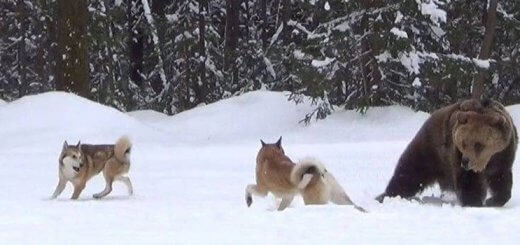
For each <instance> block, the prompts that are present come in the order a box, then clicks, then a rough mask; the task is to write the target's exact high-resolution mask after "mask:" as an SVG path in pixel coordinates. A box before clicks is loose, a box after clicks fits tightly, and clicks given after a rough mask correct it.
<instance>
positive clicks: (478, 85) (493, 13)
mask: <svg viewBox="0 0 520 245" xmlns="http://www.w3.org/2000/svg"><path fill="white" fill-rule="evenodd" d="M496 25H497V0H489V8H488V9H487V20H486V31H485V32H484V39H483V40H482V46H481V47H480V53H479V55H478V58H479V59H480V60H487V59H489V57H490V55H491V47H492V45H493V39H494V38H495V28H496ZM479 69H481V70H480V71H479V72H478V73H477V75H476V77H475V79H474V80H473V90H472V92H471V93H472V96H473V98H476V99H478V98H480V97H481V96H482V93H483V92H484V76H485V74H486V69H484V68H479Z"/></svg>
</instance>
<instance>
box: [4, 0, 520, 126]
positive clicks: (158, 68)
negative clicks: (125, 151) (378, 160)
mask: <svg viewBox="0 0 520 245" xmlns="http://www.w3.org/2000/svg"><path fill="white" fill-rule="evenodd" d="M519 41H520V3H519V2H518V1H516V0H503V1H497V0H490V1H489V4H488V0H477V1H466V0H451V1H444V0H388V1H382V0H367V1H344V0H183V1H179V0H76V1H66V0H0V98H1V99H4V100H8V101H9V100H13V99H16V98H19V97H21V96H24V95H27V94H34V93H39V92H44V91H50V90H65V91H73V92H75V93H78V94H80V95H82V96H84V97H88V98H90V99H93V100H96V101H99V102H101V103H104V104H107V105H111V106H114V107H116V108H118V109H121V110H136V109H155V110H158V111H162V112H165V113H169V114H174V113H177V112H180V111H183V110H186V109H190V108H192V107H195V106H197V105H199V104H205V103H211V102H214V101H217V100H220V99H223V98H227V97H231V96H236V95H240V94H242V93H244V92H247V91H251V90H257V89H269V90H288V91H291V92H292V94H291V96H290V97H289V99H290V100H293V101H295V102H297V103H298V102H300V101H302V99H303V98H304V97H303V96H304V95H305V96H309V97H311V98H313V101H314V102H315V104H316V111H314V112H313V113H311V114H309V115H308V117H307V118H306V119H307V120H310V119H312V118H324V117H325V116H327V115H328V114H329V113H330V111H331V110H333V109H334V108H336V107H343V108H349V109H358V110H360V111H365V110H366V109H367V108H369V107H371V106H380V105H389V104H402V105H406V106H409V107H412V108H414V109H418V110H425V111H431V110H433V109H435V108H438V107H439V106H442V105H445V104H448V103H452V102H454V101H456V100H458V99H461V98H466V97H470V96H471V95H472V94H473V96H476V97H480V96H487V97H492V98H495V99H498V100H500V101H502V102H504V103H505V104H512V103H520V69H519V67H520V65H519V63H520V42H519Z"/></svg>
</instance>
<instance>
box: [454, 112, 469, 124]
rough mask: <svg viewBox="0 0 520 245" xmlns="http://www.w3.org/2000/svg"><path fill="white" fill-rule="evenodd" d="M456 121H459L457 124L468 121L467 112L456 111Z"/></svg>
mask: <svg viewBox="0 0 520 245" xmlns="http://www.w3.org/2000/svg"><path fill="white" fill-rule="evenodd" d="M457 122H459V124H466V123H467V122H468V114H467V113H464V112H459V113H457Z"/></svg>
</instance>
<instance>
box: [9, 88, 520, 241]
mask: <svg viewBox="0 0 520 245" xmlns="http://www.w3.org/2000/svg"><path fill="white" fill-rule="evenodd" d="M287 96H288V93H284V92H267V91H257V92H251V93H247V94H244V95H242V96H240V97H233V98H230V99H227V100H223V101H219V102H217V103H214V104H209V105H205V106H200V107H197V108H195V109H193V110H189V111H186V112H183V113H180V114H177V115H175V116H166V115H161V114H159V113H156V112H151V111H136V112H131V113H122V112H119V111H117V110H115V109H112V108H109V107H106V106H102V105H100V104H97V103H94V102H92V101H89V100H86V99H82V98H79V97H77V96H75V95H71V94H67V93H62V92H50V93H44V94H39V95H34V96H27V97H24V98H22V99H19V100H16V101H13V102H10V103H7V104H4V105H2V106H1V107H0V119H1V120H0V139H2V140H0V164H1V166H2V171H0V190H2V191H1V192H0V207H1V208H0V220H1V221H2V222H0V241H2V244H68V243H71V242H72V243H74V244H79V245H81V244H89V245H91V244H107V243H111V242H117V243H121V244H210V243H215V244H319V243H323V241H326V243H327V244H402V243H403V241H404V240H403V239H405V240H406V243H411V244H461V243H465V242H468V241H471V242H473V243H476V244H489V243H496V244H515V243H516V242H517V241H518V239H520V234H518V232H517V231H518V230H519V229H520V223H519V222H517V221H518V218H520V208H519V204H520V188H519V187H518V185H516V184H515V185H514V186H513V197H512V199H511V200H510V201H509V203H508V204H507V205H506V207H504V208H496V209H495V208H462V207H459V206H451V205H443V206H439V205H433V204H419V203H417V202H413V201H406V200H402V199H400V198H394V199H390V200H388V201H386V202H385V203H384V204H379V203H378V202H376V201H375V200H374V197H375V196H376V195H378V194H379V193H381V191H382V190H383V189H384V187H385V185H386V183H387V181H388V180H389V178H390V176H391V175H392V172H393V169H394V167H395V163H396V161H397V159H398V158H399V156H400V154H401V152H402V151H403V150H404V148H405V147H406V145H407V143H408V142H409V141H410V140H411V138H412V137H413V136H414V134H415V132H416V131H417V130H418V129H419V127H420V126H421V124H422V123H423V122H424V120H425V119H426V118H427V117H428V114H426V113H422V112H414V111H412V110H410V109H408V108H404V107H400V106H389V107H376V108H371V109H369V110H368V111H367V113H366V114H365V115H361V114H359V113H357V112H354V111H345V110H341V109H337V110H335V111H334V112H333V114H332V115H330V116H329V117H328V118H327V119H325V120H322V121H318V122H316V123H313V124H310V125H309V126H304V125H302V124H299V123H298V121H299V120H300V119H302V118H303V116H304V115H305V114H306V113H308V112H311V111H312V108H313V107H312V106H311V105H310V101H309V100H306V101H305V102H304V103H302V104H299V105H295V104H293V103H292V102H289V101H287ZM507 109H508V110H509V111H510V113H511V114H512V116H513V118H514V120H515V122H516V123H517V124H518V123H520V105H516V106H510V107H508V108H507ZM123 134H126V135H129V137H130V138H131V139H132V141H133V143H134V148H133V152H132V167H131V169H130V174H129V176H130V178H131V179H132V181H133V184H134V188H135V195H134V196H131V197H129V196H127V194H126V188H125V186H124V185H123V184H122V183H115V184H114V191H113V192H112V193H111V194H109V196H108V197H107V198H105V199H101V200H94V199H92V194H93V193H96V192H99V191H101V190H102V189H103V187H104V181H103V178H102V177H101V176H96V177H94V178H93V179H92V180H91V181H89V182H88V183H87V187H86V188H85V190H84V191H83V193H82V194H81V197H80V200H78V201H70V200H69V199H68V197H70V195H71V193H72V188H71V186H70V185H69V186H68V187H67V189H66V190H65V192H64V193H63V194H62V195H61V196H60V197H59V198H58V199H57V200H53V201H50V200H48V198H49V197H50V195H51V194H52V192H53V190H54V187H55V185H56V183H57V167H58V166H57V165H58V163H57V158H58V154H59V152H60V150H61V146H62V143H63V141H64V140H68V142H69V143H72V142H77V140H79V139H81V140H82V142H84V143H112V142H114V141H115V140H116V139H117V138H118V137H119V136H121V135H123ZM280 135H283V137H284V138H283V146H284V148H285V151H286V153H287V154H288V155H289V156H290V157H291V158H293V159H294V160H298V159H302V158H304V157H307V156H311V157H316V158H318V159H320V160H321V161H322V162H323V163H324V164H325V165H326V166H327V169H329V171H331V172H333V173H334V175H335V177H336V179H337V180H338V182H339V183H341V184H342V185H343V187H344V188H345V190H346V191H347V193H348V194H349V195H350V197H351V198H352V199H353V200H354V202H356V203H357V204H358V205H361V206H363V207H364V208H365V209H367V210H368V211H369V212H368V213H361V212H358V211H357V210H355V209H354V208H352V207H348V206H347V207H344V206H335V205H325V206H304V205H303V202H302V200H301V198H297V199H295V201H294V203H293V204H292V205H291V207H289V208H288V209H287V210H285V211H283V212H277V211H274V204H273V201H272V197H271V196H269V197H267V198H265V199H262V198H254V202H253V205H252V206H251V207H250V208H247V207H246V204H245V200H244V189H245V187H246V185H247V184H250V183H253V182H254V169H255V158H256V153H257V151H258V149H259V147H260V142H259V139H263V140H264V141H267V142H274V141H275V140H276V139H277V138H278V137H279V136H280ZM519 164H520V163H519V162H518V161H516V163H515V165H514V173H515V175H516V176H517V175H518V173H519V171H520V170H519V167H518V166H519ZM431 194H434V195H439V194H440V193H439V191H438V189H435V188H433V189H429V190H427V191H426V193H425V195H431Z"/></svg>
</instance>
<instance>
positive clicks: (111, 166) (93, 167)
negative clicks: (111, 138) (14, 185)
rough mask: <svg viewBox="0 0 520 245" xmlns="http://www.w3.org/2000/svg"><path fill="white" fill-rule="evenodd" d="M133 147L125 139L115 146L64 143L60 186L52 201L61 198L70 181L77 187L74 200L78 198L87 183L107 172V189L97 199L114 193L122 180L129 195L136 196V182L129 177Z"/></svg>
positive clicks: (60, 159) (96, 196)
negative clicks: (133, 185)
mask: <svg viewBox="0 0 520 245" xmlns="http://www.w3.org/2000/svg"><path fill="white" fill-rule="evenodd" d="M131 147H132V144H131V143H130V140H129V139H128V138H127V137H121V138H120V139H119V140H117V142H116V143H115V145H88V144H81V142H78V144H77V145H75V146H74V145H69V144H68V143H67V141H65V142H64V143H63V149H62V150H61V154H60V157H59V168H58V176H59V181H58V186H56V190H55V191H54V194H52V197H51V199H55V198H56V197H58V196H59V195H60V194H61V192H63V190H64V189H65V185H66V184H67V181H70V182H71V183H72V184H73V185H74V193H73V194H72V197H71V199H78V197H79V194H80V193H81V191H82V190H83V189H84V188H85V184H86V183H87V181H88V180H89V179H90V178H92V177H93V176H95V175H97V174H99V173H100V172H101V171H103V176H104V177H105V181H106V187H105V189H104V190H103V191H102V192H100V193H97V194H94V195H93V197H94V198H102V197H104V196H106V195H108V194H109V193H110V192H111V191H112V183H113V182H114V181H115V180H119V181H122V182H123V183H125V185H126V187H127V188H128V194H129V195H132V194H133V188H132V182H131V181H130V178H128V176H125V174H126V173H128V170H129V169H130V149H131Z"/></svg>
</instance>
